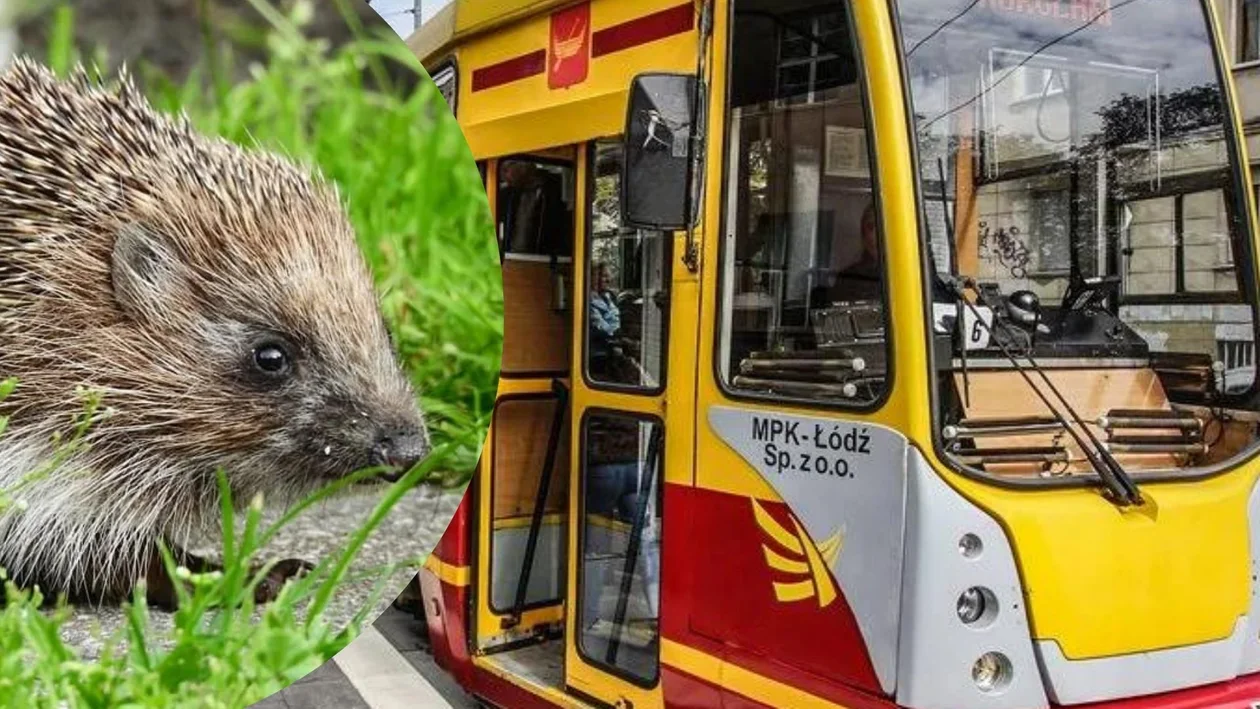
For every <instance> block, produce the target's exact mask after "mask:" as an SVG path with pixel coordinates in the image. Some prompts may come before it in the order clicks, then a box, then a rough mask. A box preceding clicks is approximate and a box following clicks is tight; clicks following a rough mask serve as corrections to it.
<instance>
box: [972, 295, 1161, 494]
mask: <svg viewBox="0 0 1260 709" xmlns="http://www.w3.org/2000/svg"><path fill="white" fill-rule="evenodd" d="M968 288H970V289H971V290H972V292H974V293H975V294H976V298H977V299H978V300H980V302H981V303H983V302H984V295H983V294H982V293H980V289H979V288H976V287H975V282H974V281H972V280H971V279H963V280H962V282H961V284H960V283H957V282H956V283H955V284H954V292H955V295H956V296H957V297H958V299H959V301H960V302H962V303H964V304H965V305H966V307H967V308H970V309H971V313H972V315H973V316H974V317H975V318H976V321H977V322H978V323H980V325H981V327H983V328H984V329H985V330H986V331H988V333H989V339H990V340H992V341H993V342H994V343H996V344H997V346H998V349H1000V350H1002V354H1003V355H1005V356H1006V358H1007V359H1008V360H1010V363H1011V365H1012V366H1013V367H1015V371H1017V372H1019V374H1020V376H1021V377H1023V378H1024V381H1025V382H1027V383H1028V386H1029V387H1031V388H1032V390H1033V392H1034V393H1035V394H1036V395H1037V398H1038V399H1041V403H1043V404H1045V406H1046V408H1047V409H1049V410H1050V413H1051V414H1052V415H1053V416H1054V417H1055V418H1056V419H1058V421H1059V424H1060V425H1061V426H1063V429H1064V430H1065V431H1067V432H1068V435H1070V436H1072V439H1073V440H1074V441H1075V442H1076V445H1077V446H1079V447H1080V449H1081V453H1083V454H1084V455H1085V459H1086V460H1088V461H1089V464H1090V465H1091V466H1093V468H1094V471H1095V472H1097V473H1098V477H1099V479H1101V480H1102V482H1103V485H1104V486H1106V488H1107V492H1108V493H1109V494H1108V495H1107V496H1106V497H1108V498H1109V499H1110V500H1111V501H1112V502H1113V503H1115V504H1116V505H1118V506H1120V507H1128V506H1141V505H1142V504H1143V499H1142V492H1141V491H1140V490H1138V487H1137V484H1136V483H1134V482H1133V479H1132V478H1130V477H1129V474H1128V473H1126V472H1125V471H1124V468H1123V467H1122V466H1121V465H1120V461H1118V460H1116V459H1115V456H1113V455H1111V452H1110V451H1108V450H1107V449H1106V448H1105V447H1104V446H1103V444H1102V442H1101V441H1099V440H1098V437H1097V436H1095V435H1094V433H1093V431H1091V430H1089V427H1088V426H1086V425H1085V421H1084V420H1082V419H1081V416H1080V414H1078V413H1077V412H1076V409H1074V408H1072V405H1071V404H1070V403H1069V402H1068V400H1067V397H1065V396H1063V393H1062V392H1060V391H1059V388H1058V387H1056V386H1055V385H1054V382H1052V381H1050V377H1049V376H1047V375H1046V372H1045V370H1044V369H1042V368H1041V365H1039V364H1037V361H1036V360H1034V359H1033V357H1032V353H1031V352H1028V353H1026V354H1025V355H1024V358H1025V359H1027V360H1028V363H1029V364H1030V365H1031V368H1032V370H1033V371H1034V372H1037V373H1038V374H1040V375H1041V379H1042V381H1043V382H1045V384H1046V386H1047V387H1049V388H1050V391H1051V392H1053V393H1054V395H1055V397H1056V398H1057V399H1058V400H1059V403H1061V404H1062V405H1063V408H1064V409H1066V410H1067V412H1068V413H1069V414H1070V415H1071V416H1072V419H1073V421H1074V422H1075V423H1076V425H1077V426H1080V428H1081V431H1083V432H1084V433H1085V436H1086V437H1088V438H1089V440H1090V444H1089V445H1087V444H1086V442H1085V439H1084V438H1082V437H1081V435H1080V434H1079V433H1077V432H1076V431H1075V430H1074V429H1073V428H1072V426H1071V424H1070V423H1069V422H1068V421H1067V419H1065V418H1064V417H1063V412H1061V411H1059V410H1058V409H1056V408H1055V407H1054V404H1053V403H1051V402H1050V399H1049V398H1048V397H1047V396H1046V395H1045V393H1044V392H1042V391H1041V389H1040V388H1039V387H1038V386H1037V385H1036V384H1034V383H1033V380H1032V377H1030V376H1029V375H1028V371H1027V368H1026V367H1024V366H1023V365H1021V364H1020V363H1019V361H1018V360H1017V359H1016V358H1015V355H1013V354H1011V351H1010V350H1009V349H1007V347H1006V343H1004V342H1003V341H1002V339H1001V338H999V337H997V336H996V335H995V334H994V332H993V328H992V327H990V326H989V324H988V323H986V322H985V321H984V318H983V317H981V315H980V311H979V310H978V309H977V308H976V306H975V305H972V303H971V301H969V300H967V297H966V293H965V291H966V289H968ZM994 314H995V315H996V314H997V311H996V310H995V311H994ZM994 321H995V322H996V321H997V318H996V317H995V318H994ZM1003 325H1004V326H1005V323H1003ZM963 346H964V347H965V346H966V345H965V344H964V345H963Z"/></svg>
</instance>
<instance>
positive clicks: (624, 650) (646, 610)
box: [577, 413, 664, 686]
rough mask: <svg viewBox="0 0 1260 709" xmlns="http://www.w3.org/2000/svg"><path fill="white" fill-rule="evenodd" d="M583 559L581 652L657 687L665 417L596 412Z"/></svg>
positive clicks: (586, 443) (587, 427) (590, 421)
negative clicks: (655, 417) (663, 423)
mask: <svg viewBox="0 0 1260 709" xmlns="http://www.w3.org/2000/svg"><path fill="white" fill-rule="evenodd" d="M582 435H583V446H582V449H583V451H585V454H584V460H583V461H582V464H583V469H584V474H585V477H584V485H583V491H582V495H583V504H582V511H583V512H582V527H581V535H582V536H581V547H582V554H581V556H580V557H579V567H578V574H579V578H578V581H579V586H578V588H579V589H580V595H579V596H578V615H579V617H580V618H581V624H580V625H579V626H578V635H577V645H578V651H579V652H580V653H582V655H583V656H584V657H585V658H586V659H587V660H588V661H590V662H592V663H594V664H597V665H602V666H604V667H607V668H610V669H612V670H613V671H614V672H615V673H617V674H620V675H622V676H625V677H627V678H628V679H630V680H632V681H634V682H636V683H639V684H643V685H645V686H650V685H653V684H655V683H656V680H657V678H658V674H659V673H658V669H659V664H658V658H659V656H660V637H661V636H660V624H659V620H660V598H661V585H660V578H661V577H660V569H661V561H660V559H661V556H660V554H661V522H662V520H663V517H662V515H661V501H662V497H661V485H662V480H661V456H662V453H663V450H664V448H663V446H664V427H663V426H662V425H661V422H660V421H659V420H658V419H652V418H643V417H639V416H632V415H629V414H613V413H599V414H591V415H589V416H588V417H587V418H586V420H585V422H584V425H583V431H582Z"/></svg>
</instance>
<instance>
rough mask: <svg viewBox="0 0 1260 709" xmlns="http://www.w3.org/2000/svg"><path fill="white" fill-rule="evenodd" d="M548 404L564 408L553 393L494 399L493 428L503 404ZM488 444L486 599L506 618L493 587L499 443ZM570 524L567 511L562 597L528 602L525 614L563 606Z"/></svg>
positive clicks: (523, 608)
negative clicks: (498, 606)
mask: <svg viewBox="0 0 1260 709" xmlns="http://www.w3.org/2000/svg"><path fill="white" fill-rule="evenodd" d="M546 401H550V402H553V403H554V404H555V405H556V406H560V405H561V403H560V399H559V397H557V396H556V394H555V393H554V392H523V393H520V394H504V395H503V396H500V397H498V398H497V399H495V402H494V409H493V411H492V413H491V414H490V421H491V425H493V423H494V420H495V419H496V418H498V415H499V406H500V405H501V404H514V403H521V402H546ZM570 418H571V415H570V414H566V415H565V416H564V421H563V422H562V423H561V426H567V425H570V424H569V419H570ZM487 443H488V444H489V445H488V446H486V451H485V452H486V453H488V454H489V456H490V484H489V485H488V486H487V487H488V488H489V489H488V491H487V492H488V494H489V496H490V519H488V520H486V524H487V525H488V526H489V529H488V530H487V531H488V532H489V534H487V535H486V546H487V547H488V548H487V549H486V558H487V559H488V560H489V563H487V564H486V596H487V598H486V608H488V609H490V612H491V613H493V614H494V615H497V616H506V615H508V614H509V613H511V612H512V609H511V608H510V607H509V608H496V607H495V605H494V589H495V586H494V579H495V573H494V522H495V519H494V498H495V482H496V481H497V479H498V475H497V470H496V469H497V467H498V456H497V455H495V448H496V446H497V443H496V441H494V440H489V441H487ZM551 474H552V476H553V477H554V476H556V475H557V473H556V471H555V470H552V471H551ZM563 474H566V475H567V473H563ZM539 477H540V478H541V477H542V476H541V475H540V476H539ZM543 505H544V510H543V511H544V515H545V513H546V508H545V506H546V501H544V502H543ZM571 524H573V515H572V514H571V513H570V511H568V510H566V511H565V512H564V523H563V524H562V525H561V527H562V529H561V531H560V534H561V538H560V549H561V551H562V552H563V553H564V559H563V563H561V565H560V583H559V588H560V595H559V597H558V598H540V599H537V600H534V601H529V602H527V603H525V604H524V605H523V606H521V612H522V613H524V612H526V611H532V610H538V609H540V608H552V607H555V606H559V605H561V604H563V603H564V601H565V596H566V594H567V588H568V585H569V558H568V556H569V525H571ZM534 561H535V563H537V559H536V558H535V560H534ZM533 575H534V569H533V568H531V569H530V576H531V577H532V576H533ZM519 579H520V577H519V576H518V577H517V581H518V583H519ZM526 593H527V594H528V588H527V589H526Z"/></svg>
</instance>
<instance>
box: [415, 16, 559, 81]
mask: <svg viewBox="0 0 1260 709" xmlns="http://www.w3.org/2000/svg"><path fill="white" fill-rule="evenodd" d="M573 4H575V3H574V0H452V2H451V3H450V4H449V5H447V6H446V7H444V8H442V10H441V11H439V12H438V13H437V14H436V15H434V16H433V18H432V19H430V20H429V21H428V22H426V23H424V24H423V25H421V26H420V28H419V29H417V30H416V31H415V33H413V34H412V35H411V36H410V37H409V38H408V39H407V46H408V47H409V48H410V49H411V51H412V52H413V53H414V54H415V55H416V56H417V57H419V58H420V61H421V62H423V63H424V64H425V66H426V67H428V66H430V64H431V63H432V62H434V61H437V60H440V59H442V58H443V56H444V55H445V54H446V53H447V52H449V51H450V49H451V47H453V46H454V45H455V44H457V43H459V42H462V41H464V40H467V39H469V38H471V37H475V36H477V35H480V34H484V33H486V32H491V31H493V30H495V29H497V28H499V27H502V26H504V25H508V24H511V23H513V22H516V21H519V20H521V19H523V18H526V17H531V16H533V15H537V14H541V13H544V12H549V11H551V10H554V9H556V8H559V7H563V6H564V5H573Z"/></svg>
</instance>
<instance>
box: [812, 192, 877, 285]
mask: <svg viewBox="0 0 1260 709" xmlns="http://www.w3.org/2000/svg"><path fill="white" fill-rule="evenodd" d="M860 229H861V231H860V237H861V240H862V253H861V255H860V256H859V257H858V260H857V261H855V262H853V263H852V264H850V265H848V266H846V267H845V268H843V269H842V270H840V271H839V272H838V273H836V275H835V278H834V280H833V281H832V283H831V286H830V287H827V288H820V289H817V290H816V291H815V297H814V298H812V299H811V300H812V301H813V303H814V307H827V306H829V305H831V304H833V303H846V302H854V301H871V300H875V301H878V300H883V298H884V272H883V264H881V263H880V254H879V234H878V231H877V229H876V225H875V203H874V202H873V201H872V202H869V203H867V205H866V208H865V209H864V210H862V221H861V227H860Z"/></svg>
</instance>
